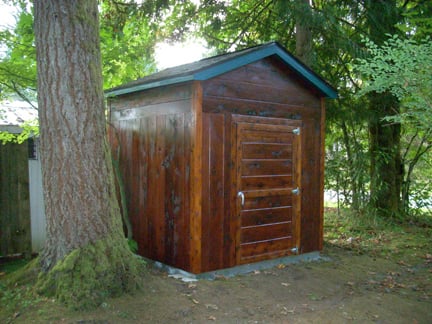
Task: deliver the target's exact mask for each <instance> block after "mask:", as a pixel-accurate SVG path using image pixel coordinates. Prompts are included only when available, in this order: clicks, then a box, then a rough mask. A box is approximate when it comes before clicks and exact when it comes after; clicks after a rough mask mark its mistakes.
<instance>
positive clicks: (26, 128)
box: [0, 120, 39, 144]
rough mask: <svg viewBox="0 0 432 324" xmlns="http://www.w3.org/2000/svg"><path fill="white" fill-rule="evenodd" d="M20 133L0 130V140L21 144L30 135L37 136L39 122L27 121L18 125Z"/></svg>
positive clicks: (3, 142) (4, 142)
mask: <svg viewBox="0 0 432 324" xmlns="http://www.w3.org/2000/svg"><path fill="white" fill-rule="evenodd" d="M20 128H21V129H22V131H21V133H19V134H13V133H9V132H6V131H0V142H1V143H2V144H6V143H18V144H21V143H23V142H24V141H26V140H27V139H28V138H30V137H37V136H38V135H39V123H38V121H37V120H33V121H28V122H25V123H23V124H22V125H20Z"/></svg>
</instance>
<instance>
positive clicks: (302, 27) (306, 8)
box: [295, 0, 313, 66]
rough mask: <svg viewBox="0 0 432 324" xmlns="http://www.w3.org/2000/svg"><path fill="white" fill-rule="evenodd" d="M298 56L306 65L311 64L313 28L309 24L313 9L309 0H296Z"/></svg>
mask: <svg viewBox="0 0 432 324" xmlns="http://www.w3.org/2000/svg"><path fill="white" fill-rule="evenodd" d="M295 5H296V6H297V10H296V12H297V14H296V25H295V28H296V33H295V38H296V50H295V52H296V56H297V57H298V58H299V59H300V60H301V61H302V62H303V63H304V64H306V65H308V66H311V64H312V61H313V55H312V54H313V53H312V29H311V27H310V26H309V24H308V22H309V23H310V18H311V17H312V10H311V7H310V4H309V0H296V1H295Z"/></svg>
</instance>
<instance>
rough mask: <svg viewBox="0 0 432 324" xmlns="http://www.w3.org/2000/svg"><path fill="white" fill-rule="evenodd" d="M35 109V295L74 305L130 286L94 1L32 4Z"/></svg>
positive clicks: (131, 261)
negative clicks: (39, 247)
mask: <svg viewBox="0 0 432 324" xmlns="http://www.w3.org/2000/svg"><path fill="white" fill-rule="evenodd" d="M34 6H35V33H36V48H37V64H38V104H39V122H40V139H41V161H42V169H43V184H44V198H45V208H46V217H47V242H46V247H45V249H44V251H43V253H42V255H41V259H40V261H41V267H42V270H43V272H44V273H45V275H43V276H41V279H40V280H39V287H40V289H41V291H44V292H46V293H48V294H54V295H55V296H57V297H58V298H59V299H61V300H63V301H65V302H66V303H70V304H71V305H74V306H81V307H82V306H88V305H92V304H94V303H98V302H99V301H100V297H102V296H106V295H112V294H113V293H120V292H122V291H124V290H125V289H129V288H131V287H132V286H134V283H135V280H136V277H135V275H136V273H137V261H136V259H135V258H134V256H133V254H132V253H131V252H130V251H129V249H128V245H127V241H126V239H125V238H124V234H123V231H122V224H121V216H120V211H119V206H118V202H117V199H116V195H115V187H114V182H113V171H112V165H111V158H110V155H109V149H108V145H107V141H106V128H105V111H104V98H103V89H102V68H101V57H100V48H99V44H100V43H99V22H98V7H97V1H96V0H92V1H90V0H77V1H70V0H37V1H35V3H34Z"/></svg>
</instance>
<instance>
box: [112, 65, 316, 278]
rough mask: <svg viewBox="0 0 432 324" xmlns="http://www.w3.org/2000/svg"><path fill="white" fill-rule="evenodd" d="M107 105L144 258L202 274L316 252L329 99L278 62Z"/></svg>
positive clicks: (120, 99) (153, 91)
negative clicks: (115, 128)
mask: <svg viewBox="0 0 432 324" xmlns="http://www.w3.org/2000/svg"><path fill="white" fill-rule="evenodd" d="M123 97H124V100H123V99H122V98H123ZM110 104H111V106H112V109H111V110H112V114H111V116H112V117H111V118H112V120H113V121H114V123H115V124H116V126H119V127H120V128H121V129H122V130H121V132H122V133H123V134H122V135H121V136H120V138H121V140H120V142H122V143H123V144H122V145H127V146H131V147H130V148H127V149H125V150H122V151H123V153H122V159H124V160H128V159H130V160H133V161H129V162H122V168H123V173H124V175H125V177H126V178H127V179H128V180H127V181H128V183H129V185H130V186H132V187H133V188H129V189H128V190H127V193H128V195H129V196H130V197H131V200H130V202H129V209H130V210H131V212H132V214H131V218H132V219H133V222H134V227H135V226H136V227H138V229H136V230H134V235H135V236H136V237H137V241H138V242H139V247H140V254H143V255H145V256H149V257H151V258H153V259H156V260H159V261H162V262H164V263H167V264H170V265H174V266H176V267H179V268H182V269H185V270H187V271H191V272H194V273H200V272H204V271H211V270H216V269H222V268H227V267H232V266H235V265H238V264H243V263H247V262H255V261H260V260H265V259H268V258H275V257H280V256H286V255H290V254H292V253H293V252H292V251H291V249H292V248H293V247H298V248H299V250H300V251H301V252H309V251H316V250H318V249H320V244H321V247H322V207H321V205H322V199H321V198H320V197H322V194H321V191H322V185H321V184H322V183H323V178H322V168H323V165H322V156H323V151H322V150H323V146H322V145H323V131H324V128H323V126H322V123H323V122H324V116H323V113H324V111H323V110H324V102H321V101H320V98H319V96H318V95H317V93H316V92H314V91H311V89H310V88H309V87H308V86H306V85H305V84H304V83H303V81H302V80H299V79H298V78H296V77H295V76H294V75H293V74H292V73H291V72H290V71H288V70H287V69H286V68H285V67H284V66H283V64H281V62H279V61H278V60H275V59H273V58H270V59H265V60H261V61H259V62H255V63H252V64H250V65H247V66H245V67H242V68H240V69H237V70H234V71H231V72H229V73H226V74H224V75H221V76H219V77H216V78H213V79H210V80H206V81H202V82H199V81H196V82H192V83H185V84H183V85H176V86H169V87H161V88H156V89H150V90H146V91H142V92H139V93H136V94H129V95H125V96H120V97H119V98H116V99H115V100H112V101H110ZM135 119H137V120H140V123H139V126H137V125H136V124H134V120H135ZM134 125H135V126H134ZM136 127H138V130H137V128H136ZM294 128H300V131H301V135H300V136H297V135H294V134H293V133H292V130H293V129H294ZM134 130H135V131H137V132H138V137H137V138H138V142H134V138H135V137H134V135H133V132H134ZM239 138H240V140H239ZM133 143H135V144H133ZM137 143H139V144H137ZM134 145H135V146H134ZM137 145H138V146H137ZM133 147H135V149H137V151H136V152H135V153H133V152H132V151H133V150H135V149H133ZM138 147H139V148H138ZM138 151H141V153H138ZM142 151H145V152H142ZM133 154H134V158H132V159H131V156H132V155H133ZM320 154H321V155H320ZM137 165H139V166H137ZM295 187H299V189H300V191H301V195H298V196H296V195H293V194H292V192H291V191H292V189H294V188H295ZM238 191H244V194H245V201H244V206H240V200H239V199H238V197H237V192H238ZM138 193H139V195H140V197H139V198H133V197H132V196H133V195H137V194H138ZM142 197H143V198H142ZM136 206H138V207H136ZM320 231H321V232H320ZM320 242H321V243H320Z"/></svg>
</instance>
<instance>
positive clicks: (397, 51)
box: [356, 35, 432, 130]
mask: <svg viewBox="0 0 432 324" xmlns="http://www.w3.org/2000/svg"><path fill="white" fill-rule="evenodd" d="M364 43H365V45H366V47H367V50H368V52H369V53H370V58H366V59H359V60H358V64H357V65H356V68H357V70H358V71H359V72H360V73H361V74H362V75H363V76H364V79H365V80H366V81H365V85H364V87H362V90H361V91H360V92H359V95H364V94H366V93H369V92H374V91H375V92H379V93H383V92H387V91H389V92H390V93H392V94H393V95H394V96H396V97H397V98H398V99H399V101H400V102H401V104H402V107H403V108H404V109H403V111H402V112H401V113H399V114H397V115H395V116H389V117H386V119H387V120H389V121H390V122H400V123H405V124H406V123H409V124H411V125H412V126H414V127H416V128H419V129H424V130H427V129H429V128H430V125H431V122H432V114H431V112H432V93H431V91H430V89H432V78H431V75H430V71H431V70H432V60H431V57H432V42H431V40H430V38H429V37H427V38H425V39H424V40H422V41H419V42H417V41H414V40H412V39H404V40H403V39H400V37H398V36H396V35H394V36H391V35H389V39H388V40H387V41H386V42H385V43H384V45H383V46H378V45H376V44H375V43H374V42H372V41H370V40H368V39H365V40H364Z"/></svg>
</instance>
